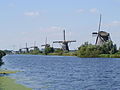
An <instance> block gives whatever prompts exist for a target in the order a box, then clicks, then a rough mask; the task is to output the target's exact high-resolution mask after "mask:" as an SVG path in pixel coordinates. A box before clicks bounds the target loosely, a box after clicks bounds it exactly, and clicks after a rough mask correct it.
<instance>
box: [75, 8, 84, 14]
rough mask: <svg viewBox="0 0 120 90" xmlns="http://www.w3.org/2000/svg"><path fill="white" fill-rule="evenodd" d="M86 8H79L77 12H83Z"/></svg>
mask: <svg viewBox="0 0 120 90" xmlns="http://www.w3.org/2000/svg"><path fill="white" fill-rule="evenodd" d="M84 11H85V10H84V9H78V10H77V11H76V12H77V13H83V12H84Z"/></svg>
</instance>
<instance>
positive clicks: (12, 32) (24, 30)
mask: <svg viewBox="0 0 120 90" xmlns="http://www.w3.org/2000/svg"><path fill="white" fill-rule="evenodd" d="M119 9H120V0H1V1H0V31H1V33H0V49H2V50H5V49H9V50H10V49H14V50H18V49H19V48H23V47H25V43H28V47H29V46H33V45H34V42H36V45H37V46H39V48H41V45H42V44H44V43H45V39H46V37H47V39H48V43H49V44H51V45H53V46H54V47H60V45H59V44H52V42H53V41H56V40H63V30H64V29H65V30H66V39H67V40H76V41H77V42H76V43H71V44H70V49H77V48H78V47H79V46H80V45H81V44H83V43H84V42H86V41H88V42H89V43H92V44H94V43H95V39H96V37H93V36H92V32H94V31H98V22H99V16H100V13H101V14H102V25H101V30H103V31H107V32H109V33H110V35H111V39H112V40H113V42H114V43H115V44H117V46H118V47H119V46H120V39H119V38H120V12H119Z"/></svg>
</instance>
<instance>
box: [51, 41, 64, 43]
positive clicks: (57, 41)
mask: <svg viewBox="0 0 120 90" xmlns="http://www.w3.org/2000/svg"><path fill="white" fill-rule="evenodd" d="M53 43H63V41H54V42H53Z"/></svg>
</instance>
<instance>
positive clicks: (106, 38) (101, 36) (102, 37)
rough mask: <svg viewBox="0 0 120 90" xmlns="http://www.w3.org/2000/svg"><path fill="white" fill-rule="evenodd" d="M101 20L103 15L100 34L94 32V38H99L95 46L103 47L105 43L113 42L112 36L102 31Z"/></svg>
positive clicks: (99, 29) (99, 28)
mask: <svg viewBox="0 0 120 90" xmlns="http://www.w3.org/2000/svg"><path fill="white" fill-rule="evenodd" d="M101 18H102V15H101V14H100V21H99V27H98V32H93V33H92V34H93V35H94V36H97V38H96V42H95V45H102V44H104V43H105V42H108V41H110V40H111V39H110V34H109V33H108V32H105V31H101Z"/></svg>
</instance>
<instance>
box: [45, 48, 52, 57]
mask: <svg viewBox="0 0 120 90" xmlns="http://www.w3.org/2000/svg"><path fill="white" fill-rule="evenodd" d="M53 52H54V48H53V47H46V48H45V54H46V55H47V54H48V53H53Z"/></svg>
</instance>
